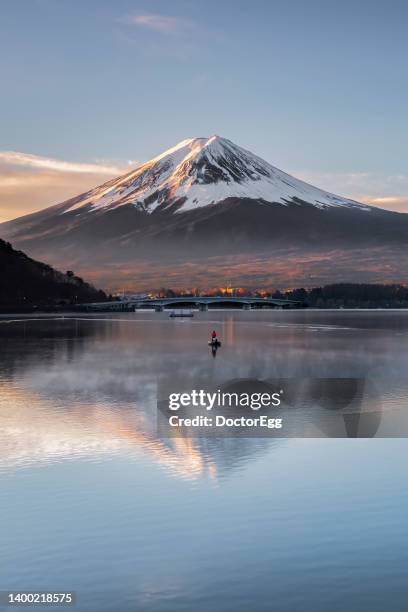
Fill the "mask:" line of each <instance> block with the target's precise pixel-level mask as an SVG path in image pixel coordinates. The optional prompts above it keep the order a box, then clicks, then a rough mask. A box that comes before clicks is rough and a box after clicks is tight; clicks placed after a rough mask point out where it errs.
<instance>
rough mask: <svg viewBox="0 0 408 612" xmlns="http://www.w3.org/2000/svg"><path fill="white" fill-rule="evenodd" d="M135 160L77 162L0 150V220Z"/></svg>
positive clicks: (78, 190)
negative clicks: (118, 162)
mask: <svg viewBox="0 0 408 612" xmlns="http://www.w3.org/2000/svg"><path fill="white" fill-rule="evenodd" d="M130 166H132V167H134V166H137V162H134V161H133V162H132V161H129V162H127V164H124V165H119V164H112V163H107V162H103V161H102V162H96V163H81V162H71V161H63V160H57V159H53V158H49V157H42V156H39V155H32V154H30V153H21V152H17V151H0V222H3V221H8V220H9V219H14V218H16V217H20V216H21V215H25V214H28V213H31V212H34V211H36V210H41V209H43V208H45V207H47V206H51V205H52V204H57V203H58V202H62V201H64V200H66V199H68V198H70V197H73V196H76V195H78V194H79V193H82V192H84V191H87V190H88V189H91V188H92V187H96V186H97V185H100V184H101V183H104V182H105V181H107V180H109V179H110V178H113V177H115V176H118V175H120V174H123V173H124V172H126V171H127V170H129V167H130Z"/></svg>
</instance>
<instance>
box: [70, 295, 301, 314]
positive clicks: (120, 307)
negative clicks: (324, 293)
mask: <svg viewBox="0 0 408 612" xmlns="http://www.w3.org/2000/svg"><path fill="white" fill-rule="evenodd" d="M302 306H303V303H302V302H300V301H295V300H283V299H279V298H271V297H268V298H261V297H232V296H228V297H226V296H214V297H201V296H179V297H172V298H131V299H130V298H129V299H125V300H115V301H112V302H94V303H91V304H80V305H79V307H80V308H84V309H85V310H90V311H102V310H104V311H111V310H112V311H122V312H123V311H125V312H132V311H135V310H138V309H146V308H151V309H153V310H155V311H156V312H162V311H163V310H165V309H172V308H197V309H198V310H201V311H206V310H208V309H209V308H217V307H222V308H228V307H229V308H241V309H243V310H251V309H260V308H280V309H282V308H285V309H286V308H301V307H302Z"/></svg>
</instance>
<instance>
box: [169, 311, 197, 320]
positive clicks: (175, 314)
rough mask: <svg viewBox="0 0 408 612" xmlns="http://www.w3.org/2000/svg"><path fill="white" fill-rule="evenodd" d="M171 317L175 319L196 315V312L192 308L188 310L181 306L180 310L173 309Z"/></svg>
mask: <svg viewBox="0 0 408 612" xmlns="http://www.w3.org/2000/svg"><path fill="white" fill-rule="evenodd" d="M169 317H171V318H172V319H174V318H175V317H194V313H193V311H192V310H186V309H183V308H180V309H179V310H172V311H171V313H170V314H169Z"/></svg>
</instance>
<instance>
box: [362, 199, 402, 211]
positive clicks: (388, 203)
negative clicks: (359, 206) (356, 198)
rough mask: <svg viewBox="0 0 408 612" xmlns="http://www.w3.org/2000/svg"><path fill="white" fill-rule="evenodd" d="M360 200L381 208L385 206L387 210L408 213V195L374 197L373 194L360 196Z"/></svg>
mask: <svg viewBox="0 0 408 612" xmlns="http://www.w3.org/2000/svg"><path fill="white" fill-rule="evenodd" d="M360 202H364V204H369V205H370V206H378V207H379V208H385V209H387V210H394V211H396V212H403V213H408V195H407V196H405V197H398V196H396V197H392V196H388V197H384V198H373V197H371V196H364V195H362V196H360Z"/></svg>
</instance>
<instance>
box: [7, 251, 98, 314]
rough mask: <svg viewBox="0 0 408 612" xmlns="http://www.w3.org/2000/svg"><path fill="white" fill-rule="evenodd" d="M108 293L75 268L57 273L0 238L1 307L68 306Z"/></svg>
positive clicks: (94, 299)
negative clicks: (86, 278) (84, 277)
mask: <svg viewBox="0 0 408 612" xmlns="http://www.w3.org/2000/svg"><path fill="white" fill-rule="evenodd" d="M105 299H106V295H105V293H104V292H103V291H98V290H97V289H95V288H94V287H92V285H89V284H88V283H86V282H85V281H83V280H82V278H79V277H78V276H75V274H74V273H73V272H72V271H68V272H66V273H65V274H64V273H62V272H58V271H57V270H54V269H53V268H51V266H48V265H46V264H44V263H41V262H38V261H35V260H34V259H31V258H30V257H27V255H25V254H24V253H23V252H22V251H16V250H14V249H13V247H12V246H11V244H10V243H9V242H4V241H3V240H0V310H2V311H3V312H4V311H7V310H10V309H13V310H32V309H33V308H54V307H64V306H65V307H66V306H71V305H74V304H77V303H80V302H82V301H83V302H86V301H89V302H90V301H103V300H105Z"/></svg>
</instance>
